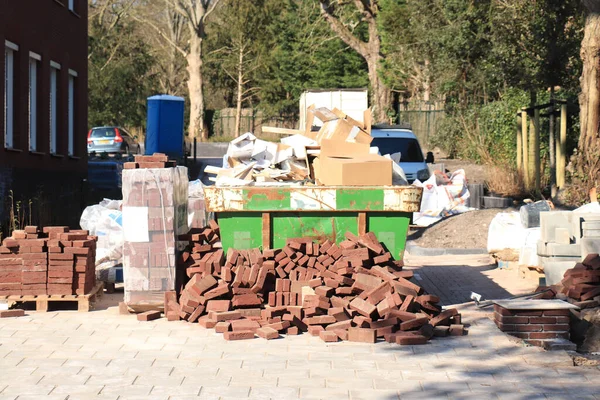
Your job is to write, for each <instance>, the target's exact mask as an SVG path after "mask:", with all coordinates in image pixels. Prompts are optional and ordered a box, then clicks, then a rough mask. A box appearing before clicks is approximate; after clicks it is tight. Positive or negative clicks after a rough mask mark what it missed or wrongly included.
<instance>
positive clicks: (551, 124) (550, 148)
mask: <svg viewBox="0 0 600 400" xmlns="http://www.w3.org/2000/svg"><path fill="white" fill-rule="evenodd" d="M552 93H554V87H553V88H552ZM554 104H555V103H554V99H552V100H550V107H548V115H549V118H550V120H549V121H548V128H549V131H550V132H549V133H550V135H549V143H548V153H549V154H548V155H549V156H550V197H551V198H555V197H556V149H555V145H556V140H555V134H554V133H555V129H554V128H555V127H554Z"/></svg>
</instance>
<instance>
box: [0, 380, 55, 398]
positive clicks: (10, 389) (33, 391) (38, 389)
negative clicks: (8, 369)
mask: <svg viewBox="0 0 600 400" xmlns="http://www.w3.org/2000/svg"><path fill="white" fill-rule="evenodd" d="M53 389H54V385H31V384H26V383H25V384H21V383H20V382H14V383H12V384H10V385H8V386H7V387H6V388H5V389H4V390H3V391H2V395H5V396H6V395H13V394H14V395H18V396H25V395H35V396H45V395H48V394H50V392H52V390H53Z"/></svg>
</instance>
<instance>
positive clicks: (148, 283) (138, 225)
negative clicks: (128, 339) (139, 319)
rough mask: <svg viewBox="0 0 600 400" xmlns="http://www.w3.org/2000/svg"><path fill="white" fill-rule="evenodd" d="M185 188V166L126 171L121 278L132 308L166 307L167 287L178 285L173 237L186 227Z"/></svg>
mask: <svg viewBox="0 0 600 400" xmlns="http://www.w3.org/2000/svg"><path fill="white" fill-rule="evenodd" d="M151 157H155V156H151ZM162 164H164V162H163V163H162ZM162 164H161V165H162ZM187 188H188V179H187V168H185V167H177V168H150V169H128V170H124V171H123V232H124V243H123V278H124V282H125V303H126V304H127V305H128V306H129V307H131V308H134V309H136V308H137V309H148V308H152V307H155V308H156V307H160V308H162V304H163V301H164V292H165V291H169V290H174V289H175V282H176V276H175V275H176V271H175V256H176V253H177V247H176V241H175V238H176V237H177V235H178V234H180V233H183V232H187V207H186V205H187Z"/></svg>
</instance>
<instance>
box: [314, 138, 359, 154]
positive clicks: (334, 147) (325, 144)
mask: <svg viewBox="0 0 600 400" xmlns="http://www.w3.org/2000/svg"><path fill="white" fill-rule="evenodd" d="M366 154H369V145H368V144H366V143H353V142H340V141H337V140H332V139H323V140H321V156H328V157H350V156H352V157H353V156H360V155H366Z"/></svg>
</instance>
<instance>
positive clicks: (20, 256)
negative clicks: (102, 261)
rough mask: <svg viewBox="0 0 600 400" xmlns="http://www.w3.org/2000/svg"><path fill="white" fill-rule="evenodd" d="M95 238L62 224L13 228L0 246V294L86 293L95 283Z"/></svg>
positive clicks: (86, 232)
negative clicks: (40, 227) (39, 227)
mask: <svg viewBox="0 0 600 400" xmlns="http://www.w3.org/2000/svg"><path fill="white" fill-rule="evenodd" d="M96 240H97V237H96V236H90V235H89V232H88V231H84V230H69V228H68V227H66V226H47V227H45V228H43V230H42V231H40V230H39V229H38V227H37V226H26V227H25V229H24V230H15V231H13V233H12V236H11V237H9V238H6V239H4V241H3V242H2V246H0V295H3V296H22V295H46V294H48V295H71V294H78V295H82V294H87V293H90V292H91V291H92V289H93V288H94V286H95V284H96V265H95V258H96Z"/></svg>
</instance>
